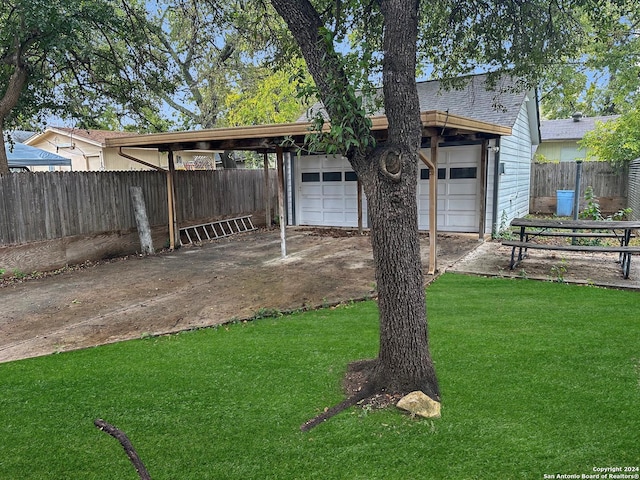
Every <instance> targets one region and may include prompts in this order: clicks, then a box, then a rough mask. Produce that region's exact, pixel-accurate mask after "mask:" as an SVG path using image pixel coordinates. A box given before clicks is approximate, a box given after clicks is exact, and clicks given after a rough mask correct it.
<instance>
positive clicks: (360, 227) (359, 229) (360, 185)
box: [357, 179, 363, 234]
mask: <svg viewBox="0 0 640 480" xmlns="http://www.w3.org/2000/svg"><path fill="white" fill-rule="evenodd" d="M357 186H358V187H357V188H358V233H360V234H362V224H363V222H362V183H360V179H358V181H357Z"/></svg>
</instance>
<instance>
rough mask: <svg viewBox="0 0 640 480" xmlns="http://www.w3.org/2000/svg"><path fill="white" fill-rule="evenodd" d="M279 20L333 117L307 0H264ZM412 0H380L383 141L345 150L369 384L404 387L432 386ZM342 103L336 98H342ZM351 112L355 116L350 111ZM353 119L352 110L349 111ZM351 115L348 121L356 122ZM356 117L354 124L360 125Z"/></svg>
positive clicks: (339, 78) (323, 56) (338, 85)
mask: <svg viewBox="0 0 640 480" xmlns="http://www.w3.org/2000/svg"><path fill="white" fill-rule="evenodd" d="M272 3H273V5H274V7H275V8H276V10H278V12H279V13H280V15H281V16H282V17H283V18H284V19H285V21H286V22H287V24H288V25H289V28H290V30H291V32H292V34H293V35H294V37H295V39H296V41H297V42H298V44H299V45H300V48H301V50H302V53H303V55H304V57H305V60H306V62H307V66H308V67H309V71H310V72H311V75H312V76H313V78H314V80H315V82H316V85H317V86H318V91H319V94H320V96H321V98H322V99H323V101H324V103H325V105H329V107H328V108H327V110H328V113H329V117H330V118H332V119H333V120H334V121H340V120H343V119H342V118H339V116H340V113H341V112H340V111H332V110H331V107H330V105H332V104H334V103H335V102H331V101H327V100H328V99H332V98H336V97H339V98H340V99H341V101H342V102H344V101H345V100H344V95H343V94H344V92H345V91H346V90H347V89H346V86H347V83H346V77H345V75H344V71H343V70H342V69H341V68H340V67H339V62H338V61H334V60H332V59H335V58H336V57H335V52H334V51H332V50H331V48H329V47H327V46H326V43H325V42H324V40H323V38H322V36H321V35H320V31H319V28H320V27H321V26H322V24H321V22H320V18H319V16H318V14H317V12H316V11H315V10H314V9H313V6H312V5H311V4H310V3H309V2H308V1H307V0H272ZM418 3H419V2H418V1H413V2H407V1H406V0H382V1H381V2H380V6H381V11H382V14H383V16H384V32H385V34H384V54H385V58H384V63H383V81H384V87H383V90H384V102H385V110H386V115H387V118H388V120H389V132H388V133H389V135H388V137H389V141H388V142H387V143H385V144H384V145H382V146H379V147H377V148H376V149H373V150H371V149H370V150H367V151H364V152H359V151H355V152H354V151H353V150H351V151H350V153H349V154H348V158H349V161H350V162H351V165H352V166H353V169H354V170H355V171H356V173H357V174H358V177H359V179H360V181H361V182H362V185H363V188H364V190H365V193H366V195H367V201H368V211H369V218H370V224H371V225H370V226H371V244H372V248H373V255H374V261H375V266H376V281H377V285H378V294H379V295H378V304H379V309H380V350H379V354H378V358H377V359H376V361H375V362H373V364H372V368H371V370H370V376H369V388H371V389H372V390H373V391H375V392H378V391H387V392H393V393H408V392H410V391H413V390H422V391H423V392H424V393H426V394H427V395H429V396H430V397H431V398H433V399H435V400H439V399H440V398H439V397H440V392H439V388H438V382H437V380H436V375H435V371H434V368H433V362H432V360H431V356H430V353H429V344H428V336H427V317H426V305H425V291H424V280H423V276H422V265H421V260H420V243H419V237H418V217H417V200H416V185H417V162H418V152H419V148H420V142H421V138H422V131H421V123H420V112H419V102H418V95H417V91H416V84H415V66H416V39H417V28H418V12H417V9H418ZM343 105H344V103H343ZM356 117H357V116H356ZM352 118H353V116H352ZM358 121H359V120H358V119H356V120H354V122H358ZM361 125H362V124H361V123H359V124H358V125H355V126H354V128H353V129H354V131H356V132H360V131H361Z"/></svg>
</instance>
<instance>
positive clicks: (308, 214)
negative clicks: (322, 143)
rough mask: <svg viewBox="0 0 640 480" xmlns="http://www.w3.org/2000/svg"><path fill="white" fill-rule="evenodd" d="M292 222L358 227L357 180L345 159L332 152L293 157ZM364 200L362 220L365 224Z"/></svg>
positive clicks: (364, 203) (364, 202) (364, 201)
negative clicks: (294, 212)
mask: <svg viewBox="0 0 640 480" xmlns="http://www.w3.org/2000/svg"><path fill="white" fill-rule="evenodd" d="M295 161H296V165H297V166H298V169H297V172H298V173H297V189H296V220H297V221H296V224H298V225H322V226H332V227H357V226H358V186H357V185H358V182H357V177H356V174H355V172H354V171H353V170H352V169H351V165H349V162H348V161H347V160H346V159H344V158H342V157H336V156H332V155H313V156H308V157H300V158H299V159H296V160H295ZM366 218H367V217H366V200H363V223H364V226H366Z"/></svg>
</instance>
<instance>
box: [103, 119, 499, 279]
mask: <svg viewBox="0 0 640 480" xmlns="http://www.w3.org/2000/svg"><path fill="white" fill-rule="evenodd" d="M371 121H372V131H373V134H374V136H375V137H376V139H377V141H378V142H384V141H385V140H386V139H387V135H388V122H387V118H386V117H384V116H378V117H372V119H371ZM420 121H421V123H422V131H423V144H426V145H427V146H428V147H429V148H430V149H431V155H430V159H429V158H427V157H426V156H425V155H422V154H421V155H420V158H421V160H422V161H423V162H424V163H425V164H426V165H427V167H428V168H429V170H430V176H429V185H430V195H429V212H430V215H429V218H430V221H429V238H430V242H429V245H430V256H429V258H430V260H429V273H434V272H435V271H436V270H437V263H436V238H437V236H436V230H437V227H436V225H437V220H436V219H437V198H438V197H437V180H438V178H437V177H438V175H437V171H438V146H439V145H440V144H441V143H444V142H455V141H460V142H464V141H475V142H478V141H480V142H481V145H482V150H481V151H482V154H481V156H482V161H481V168H480V182H481V185H482V186H483V187H482V192H481V195H480V201H481V202H482V204H483V205H484V204H486V189H485V188H484V185H485V184H486V175H487V166H488V154H487V149H488V142H489V140H491V139H494V138H498V137H500V136H504V135H511V128H509V127H505V126H502V125H496V124H492V123H487V122H483V121H479V120H474V119H471V118H467V117H463V116H460V115H454V114H449V113H448V112H442V111H437V110H433V111H427V112H422V113H421V114H420ZM310 132H312V124H311V123H307V122H298V123H288V124H274V125H256V126H248V127H233V128H218V129H209V130H195V131H188V132H167V133H157V134H148V135H136V136H131V137H118V138H110V139H107V140H106V146H107V147H117V148H118V149H119V154H120V155H121V156H123V157H125V158H128V159H129V160H131V161H134V162H137V163H140V164H143V165H145V166H147V167H150V168H154V169H157V170H161V171H164V172H166V174H167V192H168V198H167V202H168V207H169V209H168V210H169V236H170V247H171V248H175V244H176V241H177V236H178V234H179V228H178V225H177V221H176V215H175V188H174V185H175V182H174V175H175V164H174V152H178V151H183V150H209V151H215V150H218V151H219V150H223V151H234V150H235V151H255V152H258V153H262V154H264V155H265V163H264V165H265V176H266V177H267V178H268V165H267V159H266V154H267V153H275V154H276V168H277V172H278V173H277V174H278V214H279V220H280V222H279V223H280V238H281V253H282V257H285V256H286V252H287V251H286V219H285V213H284V212H285V174H284V154H285V153H292V152H296V151H297V149H298V148H299V147H302V146H303V145H304V144H305V136H306V135H307V134H309V133H310ZM134 147H135V148H150V149H155V150H158V151H160V152H166V153H167V155H168V167H169V168H168V169H167V170H165V169H163V168H161V167H158V166H155V165H151V164H149V163H147V162H144V161H142V160H140V159H137V158H135V157H134V156H132V155H129V154H128V153H126V151H125V149H126V148H134ZM361 192H362V189H361V186H360V184H359V182H358V225H359V228H360V229H361V228H362V213H361V212H362V194H361ZM268 208H269V206H268V205H267V209H268ZM481 211H482V212H484V208H482V209H481ZM481 217H482V218H480V225H482V224H484V214H483V215H481ZM479 231H480V232H481V233H480V236H481V237H482V236H483V233H482V232H483V229H479Z"/></svg>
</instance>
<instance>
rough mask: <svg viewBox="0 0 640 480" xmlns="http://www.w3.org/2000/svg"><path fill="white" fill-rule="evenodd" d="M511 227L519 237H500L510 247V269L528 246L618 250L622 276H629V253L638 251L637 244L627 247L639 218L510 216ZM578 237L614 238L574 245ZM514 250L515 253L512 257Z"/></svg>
mask: <svg viewBox="0 0 640 480" xmlns="http://www.w3.org/2000/svg"><path fill="white" fill-rule="evenodd" d="M511 226H512V227H516V228H517V229H518V228H519V232H520V238H519V240H503V241H502V245H505V246H509V247H512V250H511V263H510V265H509V267H510V268H511V270H513V269H514V268H515V267H516V266H517V265H518V264H519V263H520V262H521V261H522V260H523V259H524V258H525V257H526V255H527V250H528V249H530V248H531V249H541V250H561V251H569V252H604V253H618V254H619V257H618V261H619V263H620V265H621V267H622V274H623V276H624V278H629V269H630V267H631V255H632V254H633V253H640V247H633V246H629V241H630V240H631V238H633V237H634V236H635V235H634V233H633V232H634V230H638V229H640V221H618V220H611V221H609V220H604V221H598V220H560V219H535V218H514V219H513V220H512V221H511ZM544 237H564V238H568V239H569V238H570V239H572V243H571V244H564V243H563V244H560V245H557V244H549V243H541V242H540V241H538V240H540V239H541V238H544ZM578 238H587V239H593V240H596V239H603V238H604V239H607V238H608V239H615V240H616V242H615V245H577V244H576V242H575V240H576V239H578ZM516 251H517V252H518V254H517V256H516Z"/></svg>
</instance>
